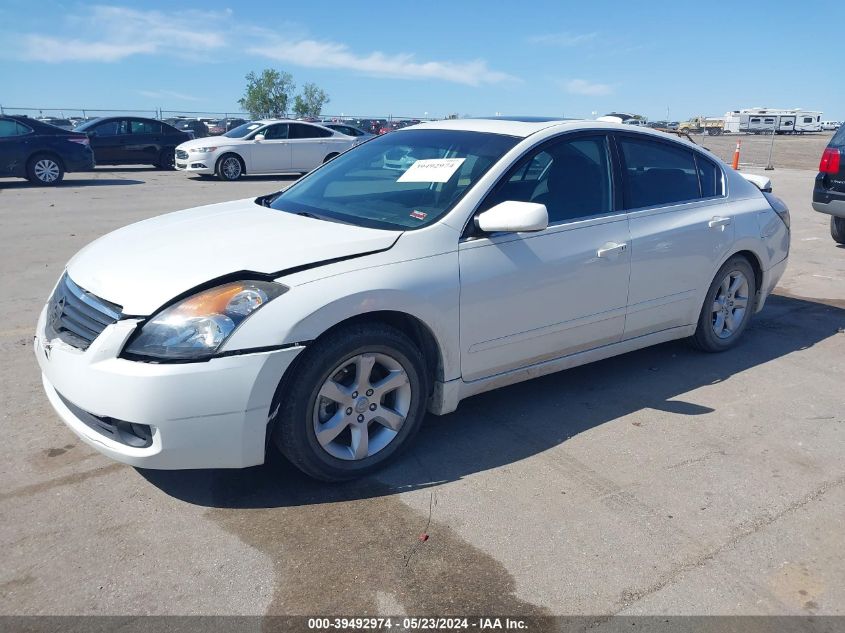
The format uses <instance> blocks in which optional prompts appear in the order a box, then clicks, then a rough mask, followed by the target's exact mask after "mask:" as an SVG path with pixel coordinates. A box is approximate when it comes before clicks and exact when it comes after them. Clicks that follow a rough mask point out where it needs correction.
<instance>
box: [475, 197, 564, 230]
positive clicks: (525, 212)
mask: <svg viewBox="0 0 845 633" xmlns="http://www.w3.org/2000/svg"><path fill="white" fill-rule="evenodd" d="M475 222H476V224H477V226H478V228H479V229H481V230H482V231H484V232H485V233H500V232H507V233H527V232H531V231H542V230H543V229H545V228H546V227H547V226H549V213H548V211H546V205H544V204H539V203H537V202H518V201H516V200H506V201H505V202H500V203H499V204H497V205H496V206H495V207H492V208H490V209H487V211H484V212H482V213H479V214H478V216H477V217H476V219H475Z"/></svg>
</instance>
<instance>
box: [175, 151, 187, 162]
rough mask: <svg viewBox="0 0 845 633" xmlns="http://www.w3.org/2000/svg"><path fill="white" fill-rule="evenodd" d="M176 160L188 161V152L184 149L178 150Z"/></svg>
mask: <svg viewBox="0 0 845 633" xmlns="http://www.w3.org/2000/svg"><path fill="white" fill-rule="evenodd" d="M176 158H178V159H179V160H188V152H186V151H185V150H183V149H177V150H176Z"/></svg>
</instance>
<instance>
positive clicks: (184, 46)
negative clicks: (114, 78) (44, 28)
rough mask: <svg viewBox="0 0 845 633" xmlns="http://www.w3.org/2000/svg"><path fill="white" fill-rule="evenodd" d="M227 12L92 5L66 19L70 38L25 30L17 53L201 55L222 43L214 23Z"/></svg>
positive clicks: (109, 58) (100, 57) (52, 59)
mask: <svg viewBox="0 0 845 633" xmlns="http://www.w3.org/2000/svg"><path fill="white" fill-rule="evenodd" d="M229 16H230V13H229V12H223V13H219V14H214V13H211V12H205V11H203V12H200V11H175V12H171V13H163V12H161V11H139V10H136V9H128V8H126V7H109V6H93V7H89V8H86V9H85V10H84V12H83V13H80V14H73V15H70V16H68V18H67V22H68V24H67V27H68V28H67V29H66V30H68V31H73V32H74V33H75V34H77V36H76V37H73V38H65V37H56V36H48V35H41V34H34V33H30V34H24V35H21V36H20V37H19V38H18V40H19V43H20V48H19V51H18V54H17V56H18V57H20V58H21V59H25V60H30V61H41V62H48V63H56V62H64V61H103V62H116V61H120V60H122V59H125V58H127V57H131V56H133V55H152V54H168V55H174V56H176V57H189V58H200V57H201V56H202V55H203V54H206V53H208V52H211V51H213V50H215V49H218V48H221V47H223V46H225V45H226V43H227V38H226V35H225V34H224V33H223V32H220V31H219V30H218V29H217V28H216V25H217V24H219V23H220V22H221V21H222V22H223V23H225V20H226V19H228V18H229Z"/></svg>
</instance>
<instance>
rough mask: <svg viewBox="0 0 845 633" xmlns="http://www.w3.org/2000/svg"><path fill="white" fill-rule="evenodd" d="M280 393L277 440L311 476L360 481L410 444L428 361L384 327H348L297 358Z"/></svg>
mask: <svg viewBox="0 0 845 633" xmlns="http://www.w3.org/2000/svg"><path fill="white" fill-rule="evenodd" d="M294 370H295V371H296V373H295V374H294V376H293V378H292V380H290V381H288V382H287V383H286V385H285V388H284V393H279V394H277V398H276V402H277V403H278V410H277V412H276V420H275V422H276V424H275V428H274V429H273V440H274V442H275V444H276V446H277V447H278V448H279V450H280V451H281V452H282V454H283V455H284V456H285V457H287V458H288V460H290V461H291V463H293V464H294V465H295V466H296V467H297V468H299V469H300V470H302V471H303V472H304V473H306V474H307V475H310V476H311V477H314V478H316V479H321V480H323V481H342V480H346V479H354V478H356V477H360V476H362V475H365V474H367V473H370V472H372V471H374V470H376V469H378V468H380V467H382V466H383V465H384V464H385V463H387V462H388V461H389V460H390V459H391V458H392V457H394V456H395V455H396V454H397V453H398V452H399V451H401V450H402V449H403V448H404V447H405V446H407V445H408V444H409V443H410V441H411V439H412V438H413V436H414V435H415V434H416V432H417V430H418V429H419V426H420V423H421V422H422V419H423V417H424V415H425V404H426V398H427V394H428V380H427V377H426V373H425V363H424V362H423V357H422V354H421V353H420V351H419V350H418V349H417V347H416V346H415V345H414V343H413V342H412V341H411V340H410V339H409V338H408V337H407V336H405V335H404V334H403V333H402V332H400V331H399V330H396V329H394V328H392V327H390V326H387V325H382V324H363V325H353V326H349V327H345V328H341V329H339V330H337V331H335V332H333V333H330V334H329V335H327V336H326V337H324V338H321V339H318V340H317V341H316V342H315V343H314V344H313V345H311V346H309V348H308V349H307V350H305V351H304V352H303V354H302V357H300V358H298V359H297V363H296V367H295V368H294Z"/></svg>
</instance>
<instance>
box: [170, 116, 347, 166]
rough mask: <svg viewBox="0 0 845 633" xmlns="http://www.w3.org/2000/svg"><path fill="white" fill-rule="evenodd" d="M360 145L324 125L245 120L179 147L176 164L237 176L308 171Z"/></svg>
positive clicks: (273, 120)
mask: <svg viewBox="0 0 845 633" xmlns="http://www.w3.org/2000/svg"><path fill="white" fill-rule="evenodd" d="M355 144H356V141H355V139H353V138H350V137H349V136H347V135H345V134H341V133H340V132H338V131H336V130H330V129H329V128H327V127H324V126H322V125H316V124H313V123H305V122H303V121H288V120H275V119H269V120H264V121H252V122H250V123H244V124H243V125H239V126H238V127H236V128H233V129H231V130H229V131H228V132H226V133H225V134H224V135H222V136H208V137H205V138H200V139H195V140H192V141H188V142H186V143H182V144H181V145H179V146H178V147H177V148H176V169H180V170H183V171H185V172H188V173H193V174H198V175H200V176H214V175H216V176H217V177H218V178H220V179H221V180H237V179H238V178H240V177H241V176H244V175H248V174H291V173H300V174H304V173H307V172H309V171H311V170H312V169H314V168H315V167H318V166H319V165H322V164H323V163H325V162H326V161H329V160H331V159H332V158H334V157H335V156H337V155H338V154H340V153H342V152H345V151H346V150H348V149H349V148H350V147H352V146H354V145H355Z"/></svg>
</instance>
